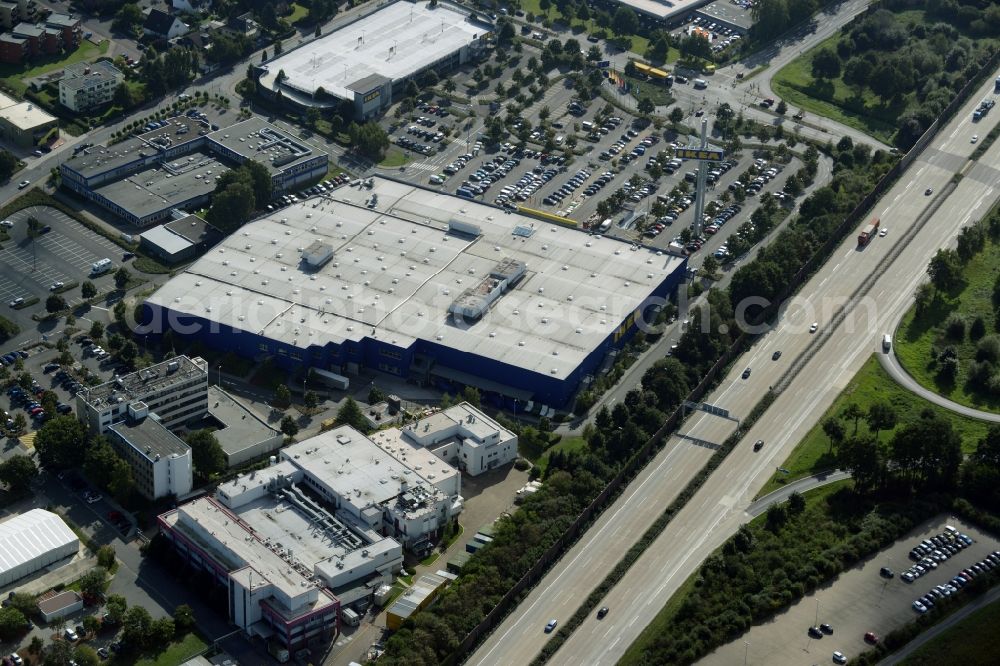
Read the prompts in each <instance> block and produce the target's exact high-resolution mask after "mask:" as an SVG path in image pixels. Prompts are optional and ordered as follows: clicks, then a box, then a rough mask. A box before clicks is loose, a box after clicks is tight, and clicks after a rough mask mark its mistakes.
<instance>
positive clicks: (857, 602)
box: [701, 516, 1000, 665]
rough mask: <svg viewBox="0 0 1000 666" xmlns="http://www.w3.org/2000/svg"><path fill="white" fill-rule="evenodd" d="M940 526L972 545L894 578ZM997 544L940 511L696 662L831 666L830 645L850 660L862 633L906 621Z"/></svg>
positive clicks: (862, 647) (862, 642) (858, 648)
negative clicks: (826, 628) (917, 574)
mask: <svg viewBox="0 0 1000 666" xmlns="http://www.w3.org/2000/svg"><path fill="white" fill-rule="evenodd" d="M946 525H952V526H954V527H955V528H957V530H958V531H959V532H961V533H964V534H966V535H968V536H969V537H971V538H972V539H973V543H972V544H971V545H970V546H968V547H967V548H965V549H963V550H961V551H960V552H958V553H957V554H956V555H954V556H952V557H950V558H949V559H947V560H946V561H944V562H941V563H939V565H938V568H937V569H935V570H932V571H930V572H929V573H927V574H926V575H924V576H922V577H921V578H918V579H917V580H916V581H915V582H914V583H906V582H904V581H902V580H900V577H899V574H900V573H901V572H903V571H905V570H906V569H908V568H909V567H910V566H911V565H912V564H913V561H912V560H911V559H910V558H909V557H908V553H909V551H910V550H911V549H912V548H913V547H914V546H915V545H917V544H918V543H920V542H921V541H922V540H924V539H930V538H932V537H934V536H936V535H939V534H941V533H942V532H943V531H944V530H945V526H946ZM998 548H1000V542H998V541H997V540H996V539H994V538H992V537H990V536H988V535H985V534H984V533H982V532H981V531H979V530H978V529H976V528H974V527H972V526H971V525H968V524H966V523H963V522H962V521H960V520H957V519H955V518H952V517H948V516H940V517H938V518H935V519H933V520H931V521H928V522H926V523H924V524H922V525H920V526H919V527H918V528H917V529H915V530H913V531H912V532H910V533H909V534H908V535H907V536H906V537H905V538H903V539H900V540H898V541H896V542H895V543H894V544H892V546H890V547H889V548H886V549H884V550H883V551H881V552H880V553H879V554H877V555H876V556H874V557H872V558H869V559H868V560H866V561H865V562H864V563H862V564H861V565H858V566H856V567H854V568H852V569H850V570H849V571H846V572H844V573H842V574H841V575H840V576H839V577H838V578H837V579H835V580H834V581H833V582H832V583H829V584H827V585H826V586H824V587H822V588H820V589H819V590H817V591H816V592H815V593H813V594H810V595H807V596H805V597H803V598H802V599H801V600H799V601H798V603H796V604H794V605H793V606H792V607H791V608H789V609H788V610H787V611H785V612H784V613H781V614H780V615H777V616H775V617H774V618H773V619H772V620H770V621H769V622H767V623H765V624H762V625H759V626H755V627H753V628H751V629H750V631H749V632H747V633H746V634H744V635H743V636H741V637H739V638H737V639H736V640H734V641H732V642H730V643H728V644H726V645H724V646H723V647H721V648H719V649H718V650H716V651H715V652H713V653H712V654H710V655H709V656H707V657H706V658H705V659H703V660H702V661H701V663H703V664H719V665H722V664H726V665H731V664H735V663H740V662H742V660H743V659H744V656H745V657H746V659H747V663H750V664H769V665H772V664H773V665H781V664H789V665H792V664H796V665H798V664H809V663H831V660H832V655H833V652H834V651H835V650H836V651H840V652H842V653H843V654H844V655H845V656H846V657H847V658H848V660H850V659H851V657H854V656H856V655H857V654H859V653H861V652H863V651H865V650H866V649H867V648H868V644H867V643H866V642H865V640H864V636H865V634H866V633H867V632H873V633H874V634H875V635H876V636H884V635H885V634H887V633H888V632H890V631H892V630H893V629H896V628H898V627H900V626H902V625H903V624H905V623H907V622H910V621H912V620H913V619H914V618H915V617H916V616H917V612H916V611H915V610H914V609H913V601H914V600H915V599H917V598H918V597H920V596H922V595H924V594H925V593H926V592H927V591H928V590H929V589H931V588H933V587H935V586H938V585H944V584H946V583H948V581H950V580H951V579H952V578H953V577H954V576H955V575H956V574H957V573H958V572H959V571H961V570H962V569H965V568H968V567H970V566H972V565H973V564H975V563H976V562H979V561H980V560H982V559H983V558H985V557H986V556H987V555H989V554H990V553H991V552H993V551H994V550H997V549H998ZM882 567H889V568H890V569H892V571H893V572H894V574H895V575H894V576H893V577H892V578H884V577H883V576H881V575H880V574H879V570H880V569H881V568H882ZM958 594H959V595H961V594H962V592H958ZM822 623H828V624H830V625H831V626H832V627H833V633H832V634H831V635H824V636H823V638H819V639H817V638H810V637H809V636H808V634H807V631H808V629H809V627H811V626H814V625H815V624H822ZM746 643H749V646H747V645H746Z"/></svg>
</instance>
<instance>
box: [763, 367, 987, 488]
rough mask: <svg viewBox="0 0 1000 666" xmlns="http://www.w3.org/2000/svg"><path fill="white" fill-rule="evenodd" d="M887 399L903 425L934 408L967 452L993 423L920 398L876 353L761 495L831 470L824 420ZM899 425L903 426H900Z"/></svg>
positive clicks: (883, 436)
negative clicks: (849, 407)
mask: <svg viewBox="0 0 1000 666" xmlns="http://www.w3.org/2000/svg"><path fill="white" fill-rule="evenodd" d="M879 401H884V402H887V403H889V404H890V405H892V407H893V409H895V410H896V416H897V421H898V423H899V424H905V423H908V422H910V421H912V420H913V419H915V418H917V416H918V415H919V414H920V412H921V411H923V410H924V409H928V408H929V409H931V410H933V411H935V412H936V413H937V414H939V415H941V416H943V417H945V418H947V419H949V420H950V421H951V423H952V425H953V426H954V428H955V431H956V432H957V433H958V434H959V436H960V437H961V438H962V450H963V451H965V452H966V453H968V452H971V451H972V450H973V449H975V447H976V443H977V442H978V441H979V439H980V438H981V437H983V436H984V435H985V434H986V431H987V430H988V428H989V426H988V424H987V423H985V422H983V421H976V420H974V419H967V418H964V417H961V416H958V415H957V414H955V413H953V412H951V411H949V410H947V409H944V408H943V407H938V406H937V405H932V404H930V403H929V402H927V401H925V400H922V399H921V398H918V397H917V396H915V395H913V394H912V393H910V392H909V391H907V390H906V389H904V388H902V387H901V386H899V385H898V384H897V383H896V382H894V381H893V380H892V378H891V377H889V375H888V374H886V372H885V371H884V370H882V366H881V365H879V362H878V359H876V358H875V356H874V355H873V356H872V357H871V358H869V359H868V362H867V363H865V365H864V366H863V367H862V368H861V370H859V371H858V374H856V375H855V376H854V378H853V379H852V380H851V383H850V384H848V385H847V386H846V387H845V388H844V390H843V391H842V392H841V394H840V395H839V396H837V399H836V400H834V402H833V405H831V406H830V409H828V410H827V411H826V413H825V414H823V416H822V418H820V419H819V420H818V421H817V422H816V425H815V426H813V428H812V429H811V430H810V431H809V432H808V434H806V436H805V437H804V438H803V439H802V441H801V442H799V445H798V446H797V447H795V450H794V451H792V455H790V456H789V457H788V459H787V460H786V461H785V462H784V463H782V465H781V466H782V467H783V468H785V469H787V470H788V471H789V474H780V473H778V472H776V473H775V474H774V476H773V477H771V480H770V481H768V482H767V485H765V486H764V487H763V488H762V489H761V491H760V493H759V494H758V496H763V495H766V494H767V493H769V492H771V491H773V490H777V489H778V488H780V487H781V486H783V485H784V484H785V483H788V482H789V481H794V480H795V479H800V478H802V477H805V476H810V475H812V474H817V473H819V472H823V471H826V470H829V469H833V468H834V467H836V463H835V462H834V456H833V455H831V454H830V453H829V451H830V440H829V439H828V438H827V436H826V434H824V433H823V428H822V423H823V421H825V420H826V418H827V417H828V416H834V415H839V414H840V413H841V412H843V411H844V408H845V407H846V406H847V405H849V404H851V403H855V404H857V405H858V406H860V407H861V408H862V409H867V407H868V406H869V405H871V404H873V403H875V402H879ZM844 426H845V428H846V429H847V435H848V437H849V436H850V435H851V433H852V430H853V427H854V425H853V423H845V424H844ZM897 427H899V426H897ZM867 429H868V426H867V424H866V423H865V422H864V420H861V421H860V422H859V424H858V432H867ZM893 432H894V431H886V432H881V433H879V439H880V440H881V441H882V442H888V441H889V440H890V439H891V438H892V433H893Z"/></svg>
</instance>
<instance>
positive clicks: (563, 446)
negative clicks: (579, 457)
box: [534, 435, 587, 474]
mask: <svg viewBox="0 0 1000 666" xmlns="http://www.w3.org/2000/svg"><path fill="white" fill-rule="evenodd" d="M586 447H587V442H586V441H584V439H583V437H580V436H579V435H575V436H573V437H563V438H561V439H560V440H559V441H558V442H556V443H555V444H553V445H552V446H550V447H549V448H547V449H545V452H544V453H543V454H542V455H541V456H539V457H538V459H537V460H535V461H534V463H535V464H536V465H538V467H540V468H541V470H542V473H543V474H544V473H545V468H546V467H547V466H548V464H549V456H550V455H552V452H553V451H566V452H569V451H579V450H582V449H585V448H586Z"/></svg>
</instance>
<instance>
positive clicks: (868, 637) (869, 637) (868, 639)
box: [865, 631, 878, 645]
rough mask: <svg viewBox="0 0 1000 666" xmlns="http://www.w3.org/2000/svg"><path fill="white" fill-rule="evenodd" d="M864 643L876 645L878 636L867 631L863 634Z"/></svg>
mask: <svg viewBox="0 0 1000 666" xmlns="http://www.w3.org/2000/svg"><path fill="white" fill-rule="evenodd" d="M865 642H866V643H871V644H872V645H877V644H878V636H876V635H875V633H874V632H871V631H869V632H868V633H866V634H865Z"/></svg>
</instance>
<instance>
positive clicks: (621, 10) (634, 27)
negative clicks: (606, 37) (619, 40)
mask: <svg viewBox="0 0 1000 666" xmlns="http://www.w3.org/2000/svg"><path fill="white" fill-rule="evenodd" d="M611 30H612V31H613V32H614V33H615V34H616V35H618V36H619V37H625V36H627V35H634V34H635V33H636V32H638V30H639V17H638V16H636V14H635V12H634V11H633V10H632V9H630V8H628V7H621V6H620V7H618V9H617V10H616V11H615V15H614V18H612V19H611Z"/></svg>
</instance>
